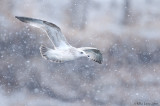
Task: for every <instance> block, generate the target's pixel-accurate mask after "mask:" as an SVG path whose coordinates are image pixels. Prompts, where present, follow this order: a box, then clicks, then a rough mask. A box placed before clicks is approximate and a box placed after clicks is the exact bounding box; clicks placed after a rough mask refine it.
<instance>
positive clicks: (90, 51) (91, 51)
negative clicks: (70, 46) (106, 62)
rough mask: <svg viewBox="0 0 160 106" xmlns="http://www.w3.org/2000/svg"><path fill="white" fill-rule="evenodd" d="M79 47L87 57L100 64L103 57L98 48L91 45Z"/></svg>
mask: <svg viewBox="0 0 160 106" xmlns="http://www.w3.org/2000/svg"><path fill="white" fill-rule="evenodd" d="M80 49H81V50H83V51H84V52H85V53H86V54H87V55H88V58H90V59H92V60H93V61H95V62H98V63H99V64H102V61H103V58H102V53H101V52H100V50H98V49H96V48H92V47H81V48H80Z"/></svg>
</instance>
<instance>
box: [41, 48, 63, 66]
mask: <svg viewBox="0 0 160 106" xmlns="http://www.w3.org/2000/svg"><path fill="white" fill-rule="evenodd" d="M39 49H40V53H41V56H42V57H43V58H45V59H46V60H50V61H51V62H57V63H61V62H62V61H61V60H60V59H58V58H56V57H55V55H54V50H53V49H50V48H48V47H45V46H44V45H41V46H40V48H39Z"/></svg>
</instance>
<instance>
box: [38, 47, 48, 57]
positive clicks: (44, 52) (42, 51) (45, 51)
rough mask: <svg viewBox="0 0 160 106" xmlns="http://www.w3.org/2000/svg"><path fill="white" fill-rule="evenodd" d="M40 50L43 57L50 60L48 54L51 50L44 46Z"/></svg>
mask: <svg viewBox="0 0 160 106" xmlns="http://www.w3.org/2000/svg"><path fill="white" fill-rule="evenodd" d="M39 49H40V53H41V56H42V57H43V58H45V59H48V56H47V52H48V51H49V50H50V48H47V47H45V46H44V45H41V46H40V48H39Z"/></svg>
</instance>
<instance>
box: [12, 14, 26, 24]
mask: <svg viewBox="0 0 160 106" xmlns="http://www.w3.org/2000/svg"><path fill="white" fill-rule="evenodd" d="M15 18H17V19H18V20H20V21H22V22H26V23H27V18H26V17H19V16H15Z"/></svg>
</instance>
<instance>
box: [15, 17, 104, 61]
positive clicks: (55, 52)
mask: <svg viewBox="0 0 160 106" xmlns="http://www.w3.org/2000/svg"><path fill="white" fill-rule="evenodd" d="M15 17H16V18H17V19H19V20H20V21H22V22H25V23H28V24H30V25H31V26H34V27H38V28H41V29H42V30H44V31H45V32H46V33H47V36H48V38H49V39H50V40H51V42H52V44H53V45H54V49H51V48H48V47H45V46H44V45H41V46H40V53H41V56H42V57H43V58H45V59H47V60H50V61H54V62H58V63H61V62H65V61H70V60H75V59H77V58H80V57H88V58H89V59H92V60H93V61H95V62H98V63H99V64H102V54H101V52H100V50H98V49H96V48H93V47H81V48H75V47H73V46H71V45H70V44H69V43H68V42H67V40H66V38H65V36H64V35H63V34H62V32H61V29H60V28H59V27H58V26H57V25H55V24H53V23H50V22H47V21H44V20H40V19H34V18H29V17H19V16H15Z"/></svg>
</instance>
